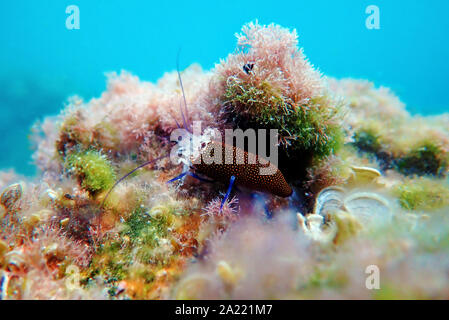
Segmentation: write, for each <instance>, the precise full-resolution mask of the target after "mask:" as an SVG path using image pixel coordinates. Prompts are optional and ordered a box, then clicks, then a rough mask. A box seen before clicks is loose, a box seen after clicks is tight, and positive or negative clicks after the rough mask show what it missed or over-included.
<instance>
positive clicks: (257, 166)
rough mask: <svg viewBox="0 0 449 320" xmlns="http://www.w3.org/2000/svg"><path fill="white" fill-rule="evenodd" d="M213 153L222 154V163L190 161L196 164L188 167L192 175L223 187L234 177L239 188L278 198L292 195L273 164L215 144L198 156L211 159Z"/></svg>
mask: <svg viewBox="0 0 449 320" xmlns="http://www.w3.org/2000/svg"><path fill="white" fill-rule="evenodd" d="M216 151H221V152H222V157H221V159H223V161H222V162H220V163H206V162H205V161H204V160H203V157H201V159H199V161H194V163H198V164H193V165H192V167H193V169H194V170H195V172H197V173H200V174H203V175H205V176H207V177H209V178H211V179H214V180H216V181H221V182H224V183H227V182H228V181H229V180H230V178H231V177H232V176H234V177H235V184H236V185H237V186H239V185H240V186H243V187H245V188H248V189H250V190H254V191H260V192H266V193H270V194H273V195H277V196H280V197H289V196H290V195H291V194H292V192H293V191H292V188H291V187H290V186H289V184H288V183H287V181H286V180H285V178H284V176H283V175H282V173H281V171H280V170H279V169H278V168H277V167H276V166H275V165H274V164H273V163H271V162H268V161H266V160H262V159H260V158H259V156H257V155H254V154H251V153H248V152H246V151H244V150H241V149H239V148H237V147H234V146H230V145H227V144H225V143H221V142H217V141H211V142H209V143H208V144H207V146H206V147H205V148H204V149H203V151H202V153H201V155H202V156H204V155H207V156H208V158H211V157H213V156H214V155H213V153H214V152H216ZM239 157H240V158H239ZM225 159H231V161H228V162H226V161H225ZM250 159H255V161H250ZM261 169H265V171H266V172H268V173H269V174H263V173H262V171H263V170H261Z"/></svg>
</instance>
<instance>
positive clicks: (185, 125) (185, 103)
mask: <svg viewBox="0 0 449 320" xmlns="http://www.w3.org/2000/svg"><path fill="white" fill-rule="evenodd" d="M180 54H181V49H179V50H178V55H177V56H176V72H177V73H178V79H179V84H180V85H181V91H182V97H183V99H184V110H185V116H184V112H183V111H182V106H181V115H182V120H183V122H184V127H185V129H186V130H187V131H189V132H190V133H191V130H190V126H189V123H188V122H187V121H188V120H189V113H188V111H187V99H186V94H185V91H184V85H183V84H182V79H181V72H179V55H180ZM186 118H187V121H186Z"/></svg>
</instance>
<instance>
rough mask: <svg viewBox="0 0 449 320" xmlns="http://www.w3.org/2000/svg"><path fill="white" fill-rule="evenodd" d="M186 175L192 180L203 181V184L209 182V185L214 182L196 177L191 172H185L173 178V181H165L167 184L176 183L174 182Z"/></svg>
mask: <svg viewBox="0 0 449 320" xmlns="http://www.w3.org/2000/svg"><path fill="white" fill-rule="evenodd" d="M186 175H189V176H191V177H193V178H195V179H197V180H200V181H203V182H211V183H212V182H214V181H212V180H208V179H204V178H201V177H200V176H198V175H196V174H195V173H193V172H191V171H186V172H183V173H181V174H180V175H179V176H176V177H174V178H173V179H171V180H169V181H167V183H171V182H174V181H176V180H179V179H182V178H184V177H185V176H186Z"/></svg>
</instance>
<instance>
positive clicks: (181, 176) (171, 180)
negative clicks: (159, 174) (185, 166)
mask: <svg viewBox="0 0 449 320" xmlns="http://www.w3.org/2000/svg"><path fill="white" fill-rule="evenodd" d="M188 173H189V171H186V172H183V173H181V174H180V175H179V176H176V177H174V178H173V179H170V180H168V181H167V183H172V182H174V181H176V180H179V179H182V178H184V176H185V175H186V174H188Z"/></svg>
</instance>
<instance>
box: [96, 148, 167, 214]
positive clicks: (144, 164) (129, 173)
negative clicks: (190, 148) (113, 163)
mask: <svg viewBox="0 0 449 320" xmlns="http://www.w3.org/2000/svg"><path fill="white" fill-rule="evenodd" d="M168 156H169V155H168V154H167V155H165V156H162V157H159V158H156V159H153V160H150V161H147V162H145V163H143V164H141V165H140V166H138V167H137V168H135V169H133V170H131V171H130V172H128V173H127V174H125V175H124V176H123V177H121V178H120V179H118V180H117V182H116V183H114V185H113V186H112V187H111V189H109V191H108V193H106V196H105V197H104V198H103V201H102V202H101V208H102V207H103V206H104V204H105V202H106V199H107V198H108V197H109V195H110V194H111V192H112V190H113V189H114V188H115V187H116V186H117V185H118V184H119V183H120V182H122V181H123V180H125V179H126V178H128V177H129V176H130V175H132V174H133V173H134V172H136V171H137V170H139V169H141V168H143V167H145V166H147V165H149V164H152V163H154V162H156V161H159V160H161V159H164V158H167V157H168Z"/></svg>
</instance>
